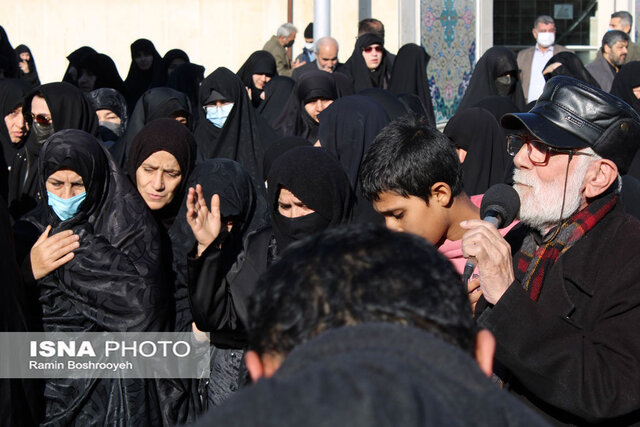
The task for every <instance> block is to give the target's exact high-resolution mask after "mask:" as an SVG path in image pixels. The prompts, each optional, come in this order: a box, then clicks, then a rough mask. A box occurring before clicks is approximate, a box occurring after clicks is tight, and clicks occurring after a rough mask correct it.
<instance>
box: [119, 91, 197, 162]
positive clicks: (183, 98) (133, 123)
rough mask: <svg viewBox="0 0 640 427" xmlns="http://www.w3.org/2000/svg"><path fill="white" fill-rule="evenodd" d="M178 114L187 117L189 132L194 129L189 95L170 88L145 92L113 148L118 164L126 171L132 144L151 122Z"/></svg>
mask: <svg viewBox="0 0 640 427" xmlns="http://www.w3.org/2000/svg"><path fill="white" fill-rule="evenodd" d="M176 113H178V114H179V115H180V116H185V117H186V119H187V126H186V127H187V128H188V129H189V130H193V129H194V125H193V112H192V111H191V103H190V102H189V98H187V95H185V94H184V93H182V92H178V91H177V90H174V89H169V88H168V87H156V88H153V89H150V90H148V91H147V92H145V93H144V94H143V95H142V96H141V97H140V99H139V100H138V103H137V104H136V108H134V110H133V113H132V114H131V117H130V118H129V121H128V123H127V129H126V130H125V132H124V135H122V138H120V141H118V142H117V143H116V145H115V146H114V148H113V150H114V151H113V152H114V156H113V157H114V160H115V161H116V163H117V164H118V165H119V166H120V167H122V168H123V169H125V171H126V168H127V167H128V164H129V161H128V156H129V150H130V149H131V143H132V142H133V138H135V137H136V135H137V134H138V132H140V130H141V129H142V128H143V127H144V126H145V125H146V124H147V123H149V122H150V121H152V120H155V119H163V118H173V117H175V116H174V115H175V114H176Z"/></svg>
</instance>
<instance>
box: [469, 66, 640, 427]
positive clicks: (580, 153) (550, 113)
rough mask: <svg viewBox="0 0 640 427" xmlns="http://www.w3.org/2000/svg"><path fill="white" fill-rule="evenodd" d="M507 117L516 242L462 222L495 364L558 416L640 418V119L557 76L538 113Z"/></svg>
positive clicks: (509, 381)
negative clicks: (627, 178)
mask: <svg viewBox="0 0 640 427" xmlns="http://www.w3.org/2000/svg"><path fill="white" fill-rule="evenodd" d="M502 126H503V127H505V128H506V129H508V130H510V131H512V132H513V134H512V135H510V136H509V137H508V138H507V149H508V151H509V152H510V153H511V154H512V155H513V156H515V157H514V164H515V166H516V169H515V171H514V175H513V179H514V188H515V189H516V191H517V192H518V194H519V196H520V200H521V208H520V221H521V224H520V226H518V227H515V228H514V229H513V230H512V231H511V232H510V233H509V234H508V235H507V236H506V240H505V239H503V238H502V237H501V236H500V234H499V233H498V232H497V230H496V229H495V228H494V227H493V226H491V225H490V224H488V223H487V222H483V221H480V220H472V221H466V223H463V224H462V225H463V226H464V227H465V228H468V229H470V231H468V232H467V233H466V234H465V235H464V236H463V252H464V253H465V256H473V257H475V258H476V259H477V261H478V268H479V273H480V287H481V290H482V292H483V298H482V299H481V300H480V301H479V302H478V305H477V306H476V316H477V320H478V323H479V325H480V326H481V327H486V328H488V329H490V330H491V331H492V332H493V333H494V335H495V337H496V341H497V350H496V361H497V362H498V363H497V365H499V366H498V367H499V368H501V369H498V367H497V368H496V373H498V374H499V375H500V376H501V378H502V379H503V380H504V381H505V383H506V385H507V386H508V387H509V388H510V389H511V390H512V391H513V392H514V393H516V394H518V395H520V396H521V397H522V398H523V399H525V400H526V401H528V402H529V403H530V404H532V405H533V406H534V407H535V408H536V409H538V410H539V411H540V412H542V413H544V414H545V415H546V416H547V417H549V418H550V419H551V420H553V421H554V422H556V423H571V424H574V423H575V424H587V423H594V422H602V423H615V424H616V425H617V424H618V423H620V424H625V425H626V424H629V423H632V422H638V421H640V387H638V384H640V369H639V368H638V366H640V338H639V337H638V335H637V330H636V329H637V327H636V325H638V324H639V322H640V252H638V241H639V240H640V222H638V221H637V220H636V219H635V218H632V217H630V216H628V215H627V214H625V213H624V211H623V208H622V206H621V204H620V203H618V194H619V189H620V187H619V183H620V182H621V179H620V174H624V173H626V170H627V169H628V167H629V164H630V162H631V160H632V159H633V157H634V154H635V152H636V150H637V148H638V141H639V138H640V116H638V114H637V113H636V112H635V111H634V110H633V109H632V108H631V107H629V106H628V105H627V104H625V103H624V102H622V101H621V100H620V99H618V98H616V97H615V96H612V95H610V94H608V93H605V92H603V91H600V90H598V89H595V88H593V87H591V86H589V85H587V84H586V83H583V82H580V81H578V80H575V79H572V78H569V77H554V78H553V79H551V80H550V81H549V82H548V83H547V84H546V86H545V89H544V91H543V93H542V95H541V97H540V98H539V99H538V102H537V103H536V105H535V107H534V108H533V109H532V110H531V111H530V112H528V113H515V114H507V115H505V116H504V117H503V118H502ZM507 241H508V242H509V243H507ZM511 249H512V250H513V252H514V253H515V255H514V256H513V259H512V254H511V251H510V250H511Z"/></svg>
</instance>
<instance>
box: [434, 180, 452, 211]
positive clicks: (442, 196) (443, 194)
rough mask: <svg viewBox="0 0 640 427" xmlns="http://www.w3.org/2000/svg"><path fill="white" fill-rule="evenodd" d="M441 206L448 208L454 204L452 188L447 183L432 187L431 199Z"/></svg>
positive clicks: (439, 183) (437, 183) (438, 183)
mask: <svg viewBox="0 0 640 427" xmlns="http://www.w3.org/2000/svg"><path fill="white" fill-rule="evenodd" d="M429 200H430V201H433V202H434V203H437V204H438V205H440V206H443V207H448V206H449V205H450V204H451V202H453V196H452V192H451V187H449V184H447V183H445V182H436V183H435V184H433V185H432V186H431V197H430V199H429Z"/></svg>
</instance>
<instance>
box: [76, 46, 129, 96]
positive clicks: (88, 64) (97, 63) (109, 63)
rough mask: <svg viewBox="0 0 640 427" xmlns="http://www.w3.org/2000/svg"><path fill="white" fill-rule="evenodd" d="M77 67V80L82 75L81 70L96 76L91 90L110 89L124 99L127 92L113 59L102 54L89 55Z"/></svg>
mask: <svg viewBox="0 0 640 427" xmlns="http://www.w3.org/2000/svg"><path fill="white" fill-rule="evenodd" d="M79 66H80V68H79V70H78V71H79V74H78V78H80V76H81V75H82V70H87V71H89V72H90V73H92V74H94V75H95V76H96V81H95V83H94V85H93V89H92V90H96V89H102V88H111V89H115V90H117V91H118V92H120V93H121V94H122V95H124V96H125V98H126V96H127V92H126V89H125V86H124V82H123V81H122V77H120V74H119V73H118V69H117V68H116V64H115V63H114V62H113V59H111V58H110V57H109V56H107V55H105V54H103V53H90V54H88V55H86V56H85V57H84V58H83V59H82V60H81V61H80V63H79Z"/></svg>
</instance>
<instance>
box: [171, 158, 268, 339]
mask: <svg viewBox="0 0 640 427" xmlns="http://www.w3.org/2000/svg"><path fill="white" fill-rule="evenodd" d="M196 184H200V185H201V186H202V195H203V196H204V200H205V201H206V203H207V206H208V208H209V209H211V205H210V203H211V197H212V196H213V195H214V194H217V195H218V196H219V197H220V213H221V216H222V218H223V219H231V220H233V228H232V230H231V234H230V235H229V236H227V237H226V238H225V241H224V245H225V251H223V253H224V255H225V261H226V264H227V266H226V268H225V270H228V268H229V267H230V265H231V264H233V263H234V262H235V261H236V257H237V256H238V254H239V253H240V251H241V250H242V244H243V241H244V239H245V237H246V236H247V235H248V234H249V233H250V232H252V231H254V230H256V229H258V228H261V227H263V226H264V225H265V224H266V218H267V216H268V213H267V205H266V202H265V200H264V198H263V197H262V196H261V195H260V194H259V193H258V192H257V191H256V189H255V186H254V184H253V180H252V178H251V177H250V176H249V174H248V173H247V171H246V170H245V169H244V168H243V167H242V166H241V165H240V164H239V163H237V162H235V161H233V160H229V159H208V160H205V161H204V162H202V163H200V164H199V165H198V166H196V168H195V169H194V170H193V172H192V173H191V176H189V179H188V181H187V188H190V187H194V188H195V186H196ZM186 216H187V207H186V194H185V196H184V197H183V198H182V199H181V203H180V210H179V211H178V215H177V216H176V220H175V221H174V222H173V225H172V226H171V228H170V229H169V237H170V238H171V247H172V251H173V269H174V271H175V273H176V300H177V305H178V306H177V309H176V317H177V319H178V320H177V324H178V330H181V329H180V328H183V327H185V326H187V325H190V324H191V322H192V321H193V318H192V316H191V312H190V309H189V302H188V293H187V254H188V253H189V252H190V251H191V250H192V249H193V247H194V246H195V244H196V239H195V237H194V236H193V232H192V231H191V227H190V226H189V224H188V223H187V219H186Z"/></svg>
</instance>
